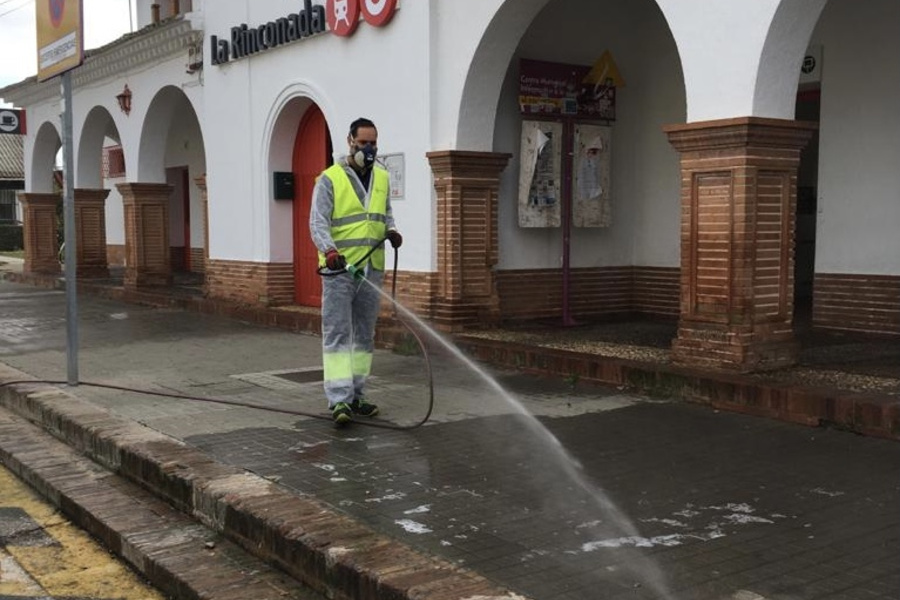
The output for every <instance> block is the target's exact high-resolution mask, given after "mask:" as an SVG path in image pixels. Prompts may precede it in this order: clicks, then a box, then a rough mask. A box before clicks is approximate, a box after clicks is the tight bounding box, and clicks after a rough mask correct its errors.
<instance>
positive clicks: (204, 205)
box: [194, 173, 209, 292]
mask: <svg viewBox="0 0 900 600" xmlns="http://www.w3.org/2000/svg"><path fill="white" fill-rule="evenodd" d="M194 185H196V186H197V188H198V189H199V190H200V207H201V210H202V211H203V273H204V274H206V273H209V198H208V195H207V192H206V173H204V174H203V175H201V176H200V177H197V178H195V179H194ZM208 280H209V279H208V277H206V276H204V278H203V291H204V292H208V291H209V284H208Z"/></svg>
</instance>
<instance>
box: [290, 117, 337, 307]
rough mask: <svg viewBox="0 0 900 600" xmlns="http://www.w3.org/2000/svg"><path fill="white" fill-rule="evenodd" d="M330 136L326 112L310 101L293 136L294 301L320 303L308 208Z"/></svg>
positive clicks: (326, 163) (329, 150) (324, 165)
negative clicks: (323, 112)
mask: <svg viewBox="0 0 900 600" xmlns="http://www.w3.org/2000/svg"><path fill="white" fill-rule="evenodd" d="M331 153H332V146H331V137H330V136H329V135H328V124H327V123H326V122H325V115H323V114H322V111H321V110H320V109H319V107H318V106H316V105H315V104H313V105H311V106H310V107H309V108H308V109H307V110H306V113H305V114H304V115H303V118H302V119H300V125H299V126H298V127H297V137H296V139H295V140H294V158H293V162H292V164H293V171H294V181H295V185H294V301H295V302H296V303H297V304H299V305H301V306H319V305H320V304H321V302H322V286H321V283H320V282H319V276H318V275H317V274H316V268H317V267H318V256H317V253H316V247H315V246H314V245H313V243H312V239H311V238H310V235H309V211H310V207H311V206H312V192H313V186H315V183H316V177H318V176H319V173H321V172H322V171H323V170H325V169H326V168H327V167H329V166H330V165H331V164H332V162H333V161H332V158H331Z"/></svg>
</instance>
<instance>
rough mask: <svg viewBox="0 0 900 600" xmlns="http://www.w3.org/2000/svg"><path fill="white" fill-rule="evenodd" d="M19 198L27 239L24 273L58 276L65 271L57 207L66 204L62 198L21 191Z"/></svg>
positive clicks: (57, 195)
mask: <svg viewBox="0 0 900 600" xmlns="http://www.w3.org/2000/svg"><path fill="white" fill-rule="evenodd" d="M18 198H19V202H20V203H21V204H22V219H23V225H24V226H23V234H24V237H25V240H24V241H25V264H24V265H23V266H22V272H23V273H45V274H49V275H56V274H58V273H59V272H60V271H61V269H60V266H59V240H58V238H57V225H58V219H57V216H56V206H57V204H59V203H60V202H61V201H62V196H61V195H60V194H32V193H28V192H19V194H18Z"/></svg>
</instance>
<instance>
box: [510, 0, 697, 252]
mask: <svg viewBox="0 0 900 600" xmlns="http://www.w3.org/2000/svg"><path fill="white" fill-rule="evenodd" d="M560 40H566V41H568V43H565V44H562V43H560ZM604 50H609V51H610V52H611V53H612V55H613V58H614V60H615V61H616V64H617V66H618V68H619V71H620V73H621V75H622V77H623V78H624V79H625V83H626V85H625V87H623V88H621V89H619V90H617V101H616V113H617V120H616V121H615V122H614V123H613V124H612V138H613V139H612V159H611V160H612V176H611V177H612V225H611V226H610V227H608V228H573V229H572V237H571V243H570V248H571V250H570V252H571V255H570V260H571V262H570V264H571V265H572V266H574V267H594V266H612V265H632V264H640V265H652V266H678V264H679V254H678V249H679V245H680V238H679V234H680V220H679V219H680V217H679V215H680V205H679V202H680V200H679V192H680V187H679V186H680V181H679V174H680V171H679V166H678V157H677V154H676V152H675V151H674V149H672V147H671V145H670V144H669V143H668V140H667V138H666V136H665V134H664V133H663V132H662V126H663V125H666V124H671V123H682V122H684V118H685V114H684V110H685V109H684V84H683V81H682V78H681V66H680V64H679V59H678V56H677V53H676V49H675V46H674V43H673V40H672V38H671V34H670V33H669V31H668V28H667V26H666V24H665V21H664V19H663V16H662V14H661V13H660V11H659V9H658V8H657V6H656V4H655V3H654V2H653V1H652V0H640V1H632V2H629V3H627V4H619V5H604V6H600V5H592V6H590V7H586V6H585V5H584V4H581V5H576V4H574V3H571V2H564V1H561V0H556V1H554V2H551V3H550V4H548V5H547V7H546V8H545V9H544V11H543V12H542V13H541V14H540V15H538V17H537V18H536V19H535V21H534V23H533V24H532V26H531V28H529V30H528V32H527V33H526V35H525V36H524V38H523V39H522V42H521V45H520V47H519V50H518V51H517V54H516V58H515V59H514V60H513V62H512V63H511V64H510V65H509V70H508V71H507V76H506V79H505V81H504V86H503V92H502V94H501V100H500V109H499V113H498V116H497V127H496V140H495V150H497V151H499V152H509V153H511V154H513V155H514V158H513V159H512V161H511V162H510V164H509V166H508V167H507V169H506V170H505V171H504V173H503V179H502V183H501V193H500V199H499V201H500V210H499V219H500V224H499V234H500V263H499V268H501V269H524V268H558V267H559V266H560V265H561V264H562V248H563V241H562V228H555V229H549V228H542V229H535V228H520V227H518V220H517V197H516V196H517V193H518V183H517V182H518V176H519V161H518V153H519V136H520V127H521V121H522V118H521V116H520V115H519V107H518V102H517V95H518V58H519V57H523V58H530V59H538V60H547V61H552V62H564V63H572V64H584V65H590V64H593V63H594V62H595V61H596V60H597V59H598V58H599V57H600V55H601V54H602V53H603V51H604Z"/></svg>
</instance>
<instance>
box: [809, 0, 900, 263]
mask: <svg viewBox="0 0 900 600" xmlns="http://www.w3.org/2000/svg"><path fill="white" fill-rule="evenodd" d="M898 31H900V4H898V3H897V2H896V1H895V0H866V2H855V1H851V0H830V1H829V3H828V6H826V8H825V11H824V12H823V14H822V18H821V21H820V24H819V26H818V28H817V29H816V31H815V33H814V36H813V43H816V44H822V46H823V69H822V106H821V125H820V127H821V129H820V139H821V141H820V149H819V189H818V210H819V214H818V222H817V242H816V272H817V273H866V274H892V275H898V274H900V235H898V229H900V111H898V106H900V35H898Z"/></svg>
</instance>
